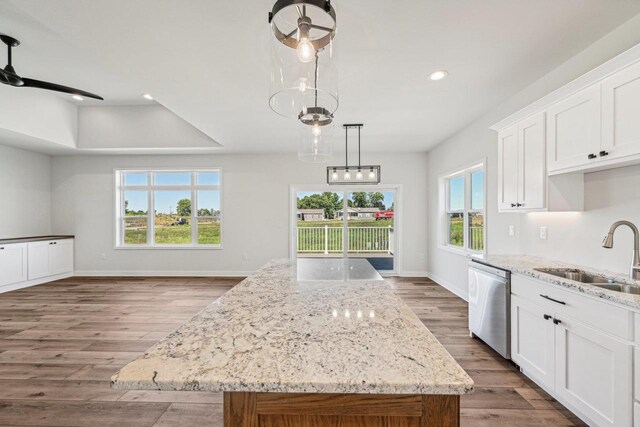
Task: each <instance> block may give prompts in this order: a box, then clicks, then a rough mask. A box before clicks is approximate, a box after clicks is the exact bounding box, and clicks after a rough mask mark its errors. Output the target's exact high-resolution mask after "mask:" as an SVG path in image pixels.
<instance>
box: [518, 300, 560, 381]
mask: <svg viewBox="0 0 640 427" xmlns="http://www.w3.org/2000/svg"><path fill="white" fill-rule="evenodd" d="M549 313H551V310H547V311H545V310H544V308H543V307H541V306H539V305H537V304H534V303H532V302H529V301H527V300H525V299H523V298H519V297H517V296H515V295H513V296H512V297H511V358H512V359H513V361H514V362H516V363H517V364H518V365H520V367H522V369H523V370H524V371H525V372H526V373H527V375H529V376H531V377H534V378H535V379H536V380H537V381H538V382H539V383H540V384H543V385H545V386H547V387H553V385H554V381H555V379H554V378H555V372H554V363H555V358H554V347H555V338H554V324H553V321H552V320H553V316H552V315H551V314H549Z"/></svg>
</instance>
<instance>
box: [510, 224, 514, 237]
mask: <svg viewBox="0 0 640 427" xmlns="http://www.w3.org/2000/svg"><path fill="white" fill-rule="evenodd" d="M515 235H516V226H515V225H510V226H509V236H510V237H513V236H515Z"/></svg>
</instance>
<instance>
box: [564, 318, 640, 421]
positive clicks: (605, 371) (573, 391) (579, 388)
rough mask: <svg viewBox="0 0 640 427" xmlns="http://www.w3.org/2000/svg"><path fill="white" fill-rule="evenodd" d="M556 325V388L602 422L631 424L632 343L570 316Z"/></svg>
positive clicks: (578, 407) (585, 412)
mask: <svg viewBox="0 0 640 427" xmlns="http://www.w3.org/2000/svg"><path fill="white" fill-rule="evenodd" d="M558 320H560V322H561V323H559V324H558V325H557V326H556V327H555V336H556V346H555V353H556V364H555V365H556V366H555V367H556V376H555V377H556V381H555V392H556V393H557V395H558V396H559V397H560V400H563V401H565V402H567V403H569V404H570V405H571V406H573V407H574V408H576V409H577V410H579V411H580V412H582V413H583V414H585V415H586V416H587V417H589V419H590V420H592V421H594V422H595V423H597V425H599V426H630V425H632V424H631V418H632V417H631V413H632V407H633V383H632V381H633V375H632V372H633V344H628V343H625V342H623V341H621V340H618V339H616V338H613V337H610V336H609V335H606V334H604V333H602V332H600V331H598V330H596V329H594V328H591V327H588V326H585V325H583V324H581V323H579V322H577V321H575V320H572V319H570V318H566V317H562V318H561V319H558Z"/></svg>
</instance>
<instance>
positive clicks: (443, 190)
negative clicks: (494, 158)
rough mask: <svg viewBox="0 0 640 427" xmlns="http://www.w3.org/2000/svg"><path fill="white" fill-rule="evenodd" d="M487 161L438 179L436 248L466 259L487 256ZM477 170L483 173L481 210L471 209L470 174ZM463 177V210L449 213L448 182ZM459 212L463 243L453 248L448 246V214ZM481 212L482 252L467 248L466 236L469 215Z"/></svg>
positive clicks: (484, 160)
mask: <svg viewBox="0 0 640 427" xmlns="http://www.w3.org/2000/svg"><path fill="white" fill-rule="evenodd" d="M486 165H487V161H486V158H483V159H481V160H479V161H477V162H473V163H470V164H468V165H466V166H464V167H462V168H459V169H456V170H455V171H454V172H451V173H447V174H444V175H441V176H440V177H439V178H438V192H439V196H440V197H439V215H438V218H439V219H438V248H439V249H442V250H445V251H448V252H452V253H455V254H458V255H463V256H466V257H475V258H484V257H485V256H486V254H487V167H486ZM479 170H483V171H484V176H483V181H482V185H483V188H484V191H483V209H471V197H472V195H471V174H472V173H473V172H477V171H479ZM459 176H464V177H465V179H464V208H463V209H462V210H459V211H458V210H456V211H449V210H448V209H447V207H448V206H449V196H450V194H449V180H450V179H452V178H457V177H459ZM455 212H461V213H463V219H464V222H463V239H464V240H463V242H464V246H462V247H460V246H454V245H451V244H449V223H448V214H449V213H455ZM474 212H482V213H483V216H484V231H483V236H482V238H483V250H482V251H475V250H473V249H470V248H469V247H468V244H469V238H468V235H467V231H468V225H469V224H468V222H469V215H468V214H469V213H474Z"/></svg>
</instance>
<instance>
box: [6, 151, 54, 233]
mask: <svg viewBox="0 0 640 427" xmlns="http://www.w3.org/2000/svg"><path fill="white" fill-rule="evenodd" d="M0 142H1V141H0ZM50 233H51V157H50V156H48V155H46V154H38V153H33V152H30V151H24V150H19V149H17V148H11V147H5V146H2V145H0V238H11V237H25V236H36V235H43V234H50Z"/></svg>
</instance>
